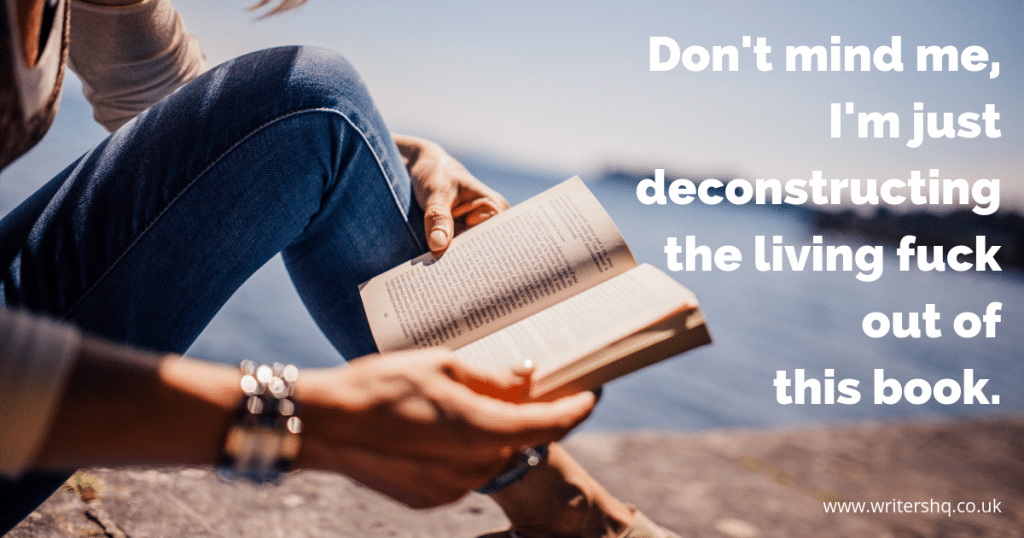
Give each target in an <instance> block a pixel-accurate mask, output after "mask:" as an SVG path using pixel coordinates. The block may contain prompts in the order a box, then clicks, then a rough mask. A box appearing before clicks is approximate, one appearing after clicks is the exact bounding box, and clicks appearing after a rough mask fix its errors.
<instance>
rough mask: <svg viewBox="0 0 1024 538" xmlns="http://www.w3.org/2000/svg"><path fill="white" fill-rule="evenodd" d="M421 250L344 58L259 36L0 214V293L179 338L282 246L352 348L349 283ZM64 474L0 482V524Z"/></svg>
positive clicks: (305, 295)
mask: <svg viewBox="0 0 1024 538" xmlns="http://www.w3.org/2000/svg"><path fill="white" fill-rule="evenodd" d="M425 250H426V244H425V236H424V232H423V216H422V212H421V210H420V209H419V208H418V207H417V206H416V203H415V201H414V200H413V196H412V193H411V185H410V181H409V177H408V174H407V172H406V170H405V168H404V166H403V163H402V160H401V158H400V156H399V154H398V150H397V148H396V147H395V144H394V142H393V140H392V139H391V135H390V133H389V131H388V130H387V128H386V127H385V126H384V123H383V121H382V120H381V118H380V116H379V114H378V113H377V111H376V109H375V108H374V105H373V102H372V101H371V99H370V97H369V94H368V93H367V91H366V88H365V87H364V85H363V84H362V82H361V81H360V79H359V77H358V75H357V74H356V73H355V71H354V70H353V69H352V67H351V66H350V65H349V64H348V63H347V62H346V61H345V60H344V59H343V58H341V57H340V56H339V55H337V54H335V53H332V52H329V51H324V50H318V49H309V48H281V49H272V50H267V51H262V52H258V53H255V54H250V55H247V56H243V57H241V58H238V59H235V60H233V61H230V62H227V63H225V64H223V65H221V66H219V67H216V68H214V69H212V70H211V71H209V72H207V73H206V74H204V75H203V76H201V77H200V78H198V79H196V80H195V81H193V82H191V83H189V84H188V85H186V86H184V87H182V88H181V89H179V90H178V91H177V92H175V93H174V94H172V95H170V96H168V97H167V98H166V99H164V100H163V101H161V102H159V103H157V104H156V105H154V106H153V107H152V108H150V109H149V110H147V111H146V112H144V113H142V114H141V115H139V116H138V117H137V118H135V119H134V120H132V121H131V122H130V123H128V124H127V125H125V126H124V127H122V128H121V129H119V130H118V131H117V132H115V133H113V134H112V135H111V136H110V137H108V138H107V139H106V140H105V141H103V142H102V143H101V144H100V145H98V146H97V147H96V148H95V149H93V150H92V151H90V152H89V153H87V154H85V155H84V156H82V157H81V158H80V159H78V161H76V162H75V163H73V164H72V165H71V166H69V167H68V168H67V169H65V170H64V171H63V172H61V173H60V174H59V175H58V176H57V177H56V178H54V179H53V180H52V181H51V182H49V183H48V184H47V185H46V186H45V187H43V188H42V189H41V190H40V191H39V192H37V193H35V194H34V195H33V196H32V197H30V198H29V199H28V200H27V201H26V202H25V203H23V204H22V205H21V206H19V207H18V208H16V209H15V210H13V211H12V212H11V213H10V214H8V215H7V216H6V217H5V218H4V219H3V220H0V305H6V306H8V307H18V308H24V309H27V310H31V311H35V312H41V313H45V314H48V315H49V316H51V317H54V318H57V319H62V320H66V321H68V322H71V323H74V324H76V325H77V326H79V327H81V328H82V329H83V330H84V331H85V332H87V333H90V334H94V335H98V336H102V337H105V338H109V339H113V340H117V341H120V342H124V343H128V344H132V345H136V346H142V347H146V348H149V349H154V350H160V351H169V352H177V353H182V352H184V351H185V350H186V349H187V348H188V347H189V345H190V344H191V343H192V341H193V340H194V339H195V338H196V337H197V336H198V335H199V333H200V332H201V331H202V330H203V328H204V327H205V326H206V324H207V323H208V322H209V321H210V319H211V318H212V317H213V316H214V314H215V313H216V312H217V311H218V310H219V309H220V307H221V306H222V305H223V304H224V302H225V301H227V299H228V297H230V296H231V294H232V293H233V292H234V291H235V290H236V289H237V288H238V287H239V286H240V285H241V284H242V283H243V282H244V281H245V280H246V279H247V278H248V277H249V276H250V275H251V274H252V273H253V272H255V271H256V270H257V269H258V268H260V267H261V266H262V265H263V264H264V263H265V262H266V261H267V260H269V259H270V258H271V257H272V256H274V255H275V254H277V253H278V252H281V253H282V255H283V258H284V260H285V264H286V266H287V268H288V271H289V274H290V275H291V278H292V280H293V282H294V284H295V286H296V288H297V289H298V291H299V295H300V296H301V297H302V299H303V301H304V302H305V305H306V307H307V308H308V309H309V311H310V313H311V315H312V316H313V319H314V320H316V322H317V323H318V324H319V326H320V328H321V329H322V330H323V332H324V334H325V335H326V336H327V338H328V339H329V340H330V341H331V342H332V343H333V344H334V346H335V347H336V348H337V349H338V350H339V352H341V354H342V355H343V356H344V357H346V358H353V357H357V356H360V355H364V354H367V353H371V352H374V351H376V347H375V345H374V343H373V338H372V336H371V335H370V331H369V326H368V325H367V322H366V318H365V315H364V313H363V308H362V303H361V301H360V299H359V291H358V285H359V284H360V283H362V282H364V281H366V280H368V279H369V278H370V277H372V276H374V275H377V274H379V273H381V272H383V271H385V270H387V269H390V268H391V267H393V266H395V265H398V264H399V263H401V262H403V261H406V260H408V259H410V258H412V257H414V256H416V255H418V254H420V253H421V252H423V251H425ZM65 478H66V475H52V474H30V475H27V476H25V477H23V478H22V479H21V480H20V481H18V482H11V481H0V511H3V510H7V511H8V513H7V514H6V515H3V516H0V534H2V533H4V532H6V531H7V530H8V529H9V528H10V527H12V526H13V525H14V524H16V523H17V522H18V521H19V520H20V519H21V518H23V517H24V516H25V515H27V514H28V513H29V512H30V511H31V510H32V509H33V508H34V507H35V506H37V505H38V503H40V502H42V501H43V500H45V498H46V497H47V496H48V495H49V494H50V493H52V492H53V491H54V490H55V489H56V488H57V487H58V486H59V485H60V484H61V483H63V481H64V479H65Z"/></svg>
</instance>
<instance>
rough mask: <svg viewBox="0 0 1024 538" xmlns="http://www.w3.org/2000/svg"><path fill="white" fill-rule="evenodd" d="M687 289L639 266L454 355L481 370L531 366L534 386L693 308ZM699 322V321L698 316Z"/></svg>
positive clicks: (694, 305)
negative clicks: (680, 312) (578, 361)
mask: <svg viewBox="0 0 1024 538" xmlns="http://www.w3.org/2000/svg"><path fill="white" fill-rule="evenodd" d="M697 307H698V304H697V298H696V297H694V295H693V293H692V292H690V290H688V289H686V288H685V287H683V286H682V285H681V284H679V283H678V282H676V281H675V280H674V279H672V277H670V276H668V275H666V274H665V273H663V272H662V271H660V270H658V269H656V268H655V267H653V266H651V265H648V264H644V265H641V266H640V267H637V268H636V269H633V270H632V271H629V272H627V273H625V274H623V275H620V276H618V277H616V278H613V279H611V280H608V281H606V282H603V283H601V284H600V285H598V286H595V287H593V288H591V289H589V290H587V291H585V292H583V293H580V294H578V295H575V296H573V297H571V298H569V299H567V300H565V301H563V302H561V303H559V304H557V305H555V306H552V307H551V308H549V309H547V310H545V311H543V312H540V313H538V314H536V315H534V316H532V317H530V318H527V319H525V320H522V321H520V322H518V323H516V324H514V325H511V326H509V327H507V328H505V329H504V330H502V331H500V332H497V333H494V334H492V335H490V336H487V337H485V338H482V339H480V340H477V341H476V342H473V343H472V344H469V345H467V346H465V347H463V348H461V349H458V350H456V351H455V355H456V356H457V357H459V359H460V360H462V361H463V362H464V363H466V364H467V365H470V366H474V367H477V368H481V369H485V370H492V371H493V370H499V369H506V368H510V367H513V366H522V365H523V362H524V361H525V360H527V359H528V360H530V361H531V362H532V363H533V364H534V365H535V366H536V371H535V373H534V379H535V382H540V381H542V380H543V379H544V378H545V377H547V376H550V375H551V374H553V373H555V372H558V371H559V370H561V369H563V368H564V367H565V366H566V365H569V364H571V363H573V362H574V361H576V360H577V359H579V358H582V357H586V356H588V355H590V354H592V353H594V352H596V351H598V350H600V349H602V348H605V347H606V346H609V345H611V344H613V343H615V342H618V341H620V340H622V339H624V338H626V337H627V336H630V335H633V334H635V333H639V332H641V331H642V330H643V329H645V328H647V327H650V326H652V325H655V324H656V323H658V322H659V321H661V320H664V319H666V318H668V317H670V316H672V315H673V314H674V313H677V312H679V311H681V310H695V309H696V308H697ZM700 320H703V318H702V317H701V318H700Z"/></svg>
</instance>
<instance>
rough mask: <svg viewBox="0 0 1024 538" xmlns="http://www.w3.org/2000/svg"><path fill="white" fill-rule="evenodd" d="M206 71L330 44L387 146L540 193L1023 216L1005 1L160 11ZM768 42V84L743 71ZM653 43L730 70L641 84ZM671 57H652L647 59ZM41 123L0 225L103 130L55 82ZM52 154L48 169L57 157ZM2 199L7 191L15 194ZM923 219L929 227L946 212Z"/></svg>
mask: <svg viewBox="0 0 1024 538" xmlns="http://www.w3.org/2000/svg"><path fill="white" fill-rule="evenodd" d="M174 4H175V6H176V7H177V9H178V11H179V12H180V14H181V16H182V18H183V19H184V21H185V23H186V25H187V27H188V28H189V30H190V31H191V32H192V33H193V34H194V35H195V36H196V37H197V39H198V40H199V43H200V44H201V46H202V48H203V50H204V52H205V54H206V56H207V58H208V60H209V63H210V64H211V65H214V64H218V63H220V62H223V61H225V60H228V59H231V58H233V57H236V56H238V55H241V54H245V53H247V52H251V51H254V50H258V49H261V48H266V47H272V46H279V45H295V44H302V45H312V46H321V47H328V48H331V49H334V50H338V51H340V52H342V53H343V54H345V55H346V56H347V57H348V59H349V60H350V61H351V62H352V63H353V64H354V65H355V66H356V67H357V69H358V70H359V71H360V73H361V74H362V76H363V77H364V79H365V80H366V82H367V84H368V86H369V88H370V90H371V94H372V95H373V96H374V99H375V100H376V102H377V104H378V107H379V108H380V110H381V113H382V114H383V116H384V118H385V120H386V121H387V123H388V125H389V126H390V127H391V129H392V130H394V131H396V132H403V133H409V134H417V135H420V136H424V137H427V138H431V139H434V140H436V141H438V142H440V143H442V144H443V145H445V146H446V147H448V148H449V149H450V150H452V151H454V152H459V153H460V154H473V155H474V156H476V157H481V156H482V157H487V158H490V159H493V160H496V161H498V162H501V163H504V164H507V165H510V167H512V168H518V169H523V170H528V171H538V172H544V173H545V174H547V175H550V176H551V177H569V176H572V175H577V174H578V175H580V176H582V177H583V178H584V179H585V180H586V179H595V178H597V177H599V176H600V174H601V172H602V171H603V170H605V169H607V168H629V169H633V170H635V171H638V172H640V173H642V174H646V177H652V176H653V174H654V172H653V170H654V169H656V168H664V169H666V170H668V171H669V174H670V177H669V179H674V178H673V177H671V174H672V172H673V171H675V172H678V174H679V175H681V174H689V173H692V174H708V173H714V174H716V175H717V176H716V177H720V178H722V179H732V178H733V177H742V178H746V179H751V180H753V179H758V178H766V179H771V178H777V179H781V180H783V181H785V180H787V179H793V178H799V179H807V178H809V177H810V176H811V174H812V172H813V171H816V170H820V171H821V172H822V175H823V176H824V177H825V178H829V179H831V178H838V179H841V178H860V179H870V178H874V179H879V180H880V181H884V180H886V179H889V178H902V179H906V178H908V177H909V175H910V173H911V171H915V170H920V171H921V173H922V176H924V177H927V175H928V171H930V170H933V169H938V170H939V177H941V178H951V179H957V178H964V179H966V180H968V181H974V180H977V179H980V178H985V179H991V178H997V179H1000V181H1001V196H1000V205H1001V207H1002V208H1017V209H1024V157H1022V152H1021V151H1020V150H1019V149H1016V148H1021V147H1024V140H1022V136H1021V133H1022V131H1024V99H1022V96H1024V62H1022V61H1021V59H1022V57H1024V39H1022V38H1021V36H1022V35H1024V7H1022V6H1024V5H1022V4H1021V3H1019V2H1018V1H1015V0H1008V1H978V2H952V1H941V0H940V1H924V0H918V1H908V2H890V1H863V2H816V1H807V2H792V1H787V2H771V1H765V2H761V1H757V2H754V1H750V2H736V1H733V2H706V3H704V4H699V3H695V2H676V1H667V0H666V1H657V0H637V1H631V2H628V3H627V2H607V1H604V2H602V1H586V2H584V1H545V2H540V1H525V2H515V3H510V2H476V1H468V0H437V1H434V2H429V3H425V2H411V1H404V0H380V1H377V2H373V3H362V2H336V1H327V0H309V1H308V2H307V4H306V5H304V6H302V7H301V8H299V9H297V10H294V11H291V12H288V13H285V14H282V15H278V16H274V17H269V18H263V19H260V18H259V17H258V16H257V14H254V13H253V12H249V11H246V6H247V5H248V2H247V0H225V1H220V2H209V1H206V0H176V1H175V2H174ZM744 36H750V37H751V40H752V42H754V43H756V42H757V39H758V38H765V40H766V42H767V45H768V46H770V47H772V49H771V53H770V54H769V55H768V60H769V61H771V62H772V67H773V69H772V70H771V71H769V72H762V71H760V70H759V69H758V68H757V65H756V61H755V56H754V53H753V51H752V48H744V47H743V46H742V44H743V37H744ZM833 36H836V37H838V38H839V40H840V43H841V45H842V46H847V45H850V46H865V47H868V49H869V50H871V51H875V50H876V49H877V48H878V47H881V46H889V45H891V43H892V37H893V36H900V38H901V54H900V57H901V59H902V61H903V64H904V70H903V71H902V72H895V71H890V72H882V71H879V70H877V69H876V68H875V67H874V66H872V69H871V71H869V72H860V71H857V72H845V71H839V72H833V71H827V72H817V71H813V72H801V71H796V72H791V71H787V70H786V69H785V64H786V61H785V55H786V51H785V50H786V47H787V46H800V45H806V46H818V45H820V46H823V47H826V48H829V47H831V41H832V38H833ZM651 37H668V38H671V39H672V40H674V41H675V42H676V43H677V44H678V45H679V47H680V49H682V50H686V49H687V48H688V47H691V46H699V47H703V48H704V49H706V50H709V51H710V50H712V49H713V47H715V46H734V47H736V49H737V51H738V61H737V70H736V71H728V70H724V71H717V72H716V71H713V70H712V68H710V67H709V68H706V69H704V70H703V71H691V70H688V69H686V68H685V67H684V66H682V65H677V67H675V68H674V69H672V70H668V71H652V70H651V69H650V39H651ZM931 45H937V46H953V47H956V49H957V50H958V51H962V50H963V49H965V48H967V47H969V46H979V47H983V48H984V49H985V51H986V52H987V54H988V55H989V58H990V61H991V62H999V64H1000V73H999V76H998V77H996V78H989V77H990V70H989V69H988V68H986V69H984V70H982V71H979V72H970V71H967V70H966V69H963V68H961V69H960V70H958V71H956V72H923V73H922V72H918V71H917V70H916V67H917V66H916V48H917V47H918V46H931ZM660 52H662V54H664V55H665V56H662V59H664V57H667V52H664V51H660ZM67 81H68V82H67V86H68V88H67V91H66V92H65V97H64V99H63V102H62V105H61V111H60V114H59V115H58V119H57V124H56V126H55V128H54V129H51V133H50V134H48V136H47V138H46V139H44V141H43V143H42V144H41V145H40V147H39V148H38V150H37V151H36V152H35V153H36V154H35V155H31V154H30V155H29V156H26V157H25V158H23V159H22V160H21V161H19V162H17V163H15V165H13V166H12V167H10V168H8V169H7V170H6V171H5V172H4V174H3V175H0V195H2V196H0V198H2V199H0V211H3V210H4V209H9V207H6V208H5V207H4V206H10V205H12V204H13V203H14V201H15V200H17V199H19V197H21V196H22V195H27V193H29V192H31V191H32V190H34V189H35V188H37V187H38V185H39V184H40V183H41V181H42V179H43V178H48V177H50V176H52V175H53V174H54V173H56V172H57V171H59V170H60V168H62V167H63V165H64V164H65V163H66V162H70V160H71V159H73V158H74V157H75V156H77V155H79V154H81V153H82V152H84V151H85V150H87V149H88V148H89V147H91V146H92V145H94V144H95V143H96V142H98V141H99V140H100V139H101V137H102V136H104V134H105V133H104V132H103V130H102V129H101V128H99V127H98V126H96V125H92V124H91V121H90V120H89V117H90V114H89V110H88V105H87V104H86V103H85V102H84V100H83V99H82V97H81V94H80V91H79V86H80V83H79V82H78V81H77V79H76V78H75V77H74V76H73V75H69V76H68V77H67ZM918 102H920V103H923V105H924V111H925V112H937V113H940V114H939V115H940V118H941V116H942V114H943V113H947V112H948V113H952V114H953V117H954V118H955V117H958V116H959V115H960V114H962V113H965V112H968V113H969V112H973V113H981V112H983V111H984V110H985V107H986V105H992V106H993V107H994V109H995V111H996V112H998V113H999V119H998V120H996V121H995V123H994V126H995V127H996V128H997V129H998V130H999V134H1000V136H999V137H998V138H990V137H988V136H986V135H985V134H984V133H983V134H982V135H981V136H978V137H976V138H953V139H946V138H940V139H930V138H926V139H925V140H924V142H923V143H922V144H921V146H920V147H917V148H910V147H907V141H908V140H909V138H910V136H911V133H912V131H913V116H912V115H913V112H914V111H913V107H914V103H918ZM832 103H840V104H841V105H842V106H845V103H853V105H854V109H855V111H856V112H857V113H860V112H880V113H885V112H894V113H896V114H897V115H898V116H899V118H900V123H901V125H900V127H901V128H900V137H899V138H888V137H885V138H880V139H875V138H858V137H857V134H856V132H857V128H856V118H855V117H854V116H846V115H842V118H843V136H842V137H841V138H833V137H832V136H831V130H830V129H831V117H830V111H831V104H832ZM55 152H56V153H59V154H61V155H62V156H61V157H60V158H58V159H55V158H54V155H55ZM12 193H13V194H12ZM930 209H937V210H939V211H940V212H941V211H942V210H943V209H944V208H930Z"/></svg>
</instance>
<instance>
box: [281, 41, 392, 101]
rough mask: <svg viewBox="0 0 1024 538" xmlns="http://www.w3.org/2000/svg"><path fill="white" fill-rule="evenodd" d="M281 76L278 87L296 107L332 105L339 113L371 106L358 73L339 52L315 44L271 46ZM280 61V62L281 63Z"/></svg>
mask: <svg viewBox="0 0 1024 538" xmlns="http://www.w3.org/2000/svg"><path fill="white" fill-rule="evenodd" d="M266 53H267V54H269V55H271V56H274V57H276V58H275V59H276V60H277V61H278V62H279V63H278V65H279V66H280V68H279V69H281V68H283V70H284V71H283V72H281V71H280V70H278V72H277V73H275V74H272V75H271V76H277V77H281V79H280V80H279V82H280V83H281V86H280V90H282V91H284V92H285V93H286V97H287V101H288V102H290V104H291V106H292V107H294V108H296V109H317V108H322V109H336V110H339V111H341V112H343V113H346V114H347V113H352V112H358V111H368V110H372V109H373V108H374V105H373V100H372V99H371V98H370V93H369V91H368V90H367V88H366V85H365V84H364V83H363V80H362V79H361V78H360V77H359V73H358V72H357V71H356V69H355V68H354V67H353V66H352V64H351V63H349V62H348V60H346V59H345V57H344V56H342V55H341V54H340V53H338V52H335V51H332V50H329V49H323V48H316V47H287V48H284V49H271V50H269V51H266ZM282 63H283V65H282Z"/></svg>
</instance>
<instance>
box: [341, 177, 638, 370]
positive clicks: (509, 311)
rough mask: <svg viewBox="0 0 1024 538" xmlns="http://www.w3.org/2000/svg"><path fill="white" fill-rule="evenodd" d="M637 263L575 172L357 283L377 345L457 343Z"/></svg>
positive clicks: (383, 347)
mask: <svg viewBox="0 0 1024 538" xmlns="http://www.w3.org/2000/svg"><path fill="white" fill-rule="evenodd" d="M635 266H636V262H635V261H634V260H633V255H632V254H631V253H630V252H629V248H628V247H627V246H626V243H625V240H623V238H622V235H621V234H620V233H619V231H618V229H617V228H616V227H615V224H614V223H613V222H612V220H611V217H609V216H608V213H607V212H606V211H605V210H604V208H603V207H601V204H600V203H599V202H598V201H597V199H596V198H594V195H593V194H591V192H590V191H589V190H588V189H587V188H586V186H585V185H584V184H583V182H582V181H581V180H580V179H579V178H578V177H574V178H572V179H570V180H567V181H565V182H563V183H561V184H559V185H557V186H555V187H552V188H551V189H548V190H547V191H544V192H543V193H541V194H539V195H537V196H535V197H533V198H531V199H529V200H527V201H525V202H523V203H521V204H519V205H517V206H516V207H513V208H512V209H509V210H508V211H505V212H504V213H501V214H499V215H497V216H495V217H492V218H491V219H489V220H488V221H486V222H484V223H482V224H480V225H478V226H475V227H473V228H471V229H469V230H467V231H466V232H465V233H463V234H461V235H459V236H458V237H456V238H455V239H454V240H453V241H452V244H451V247H449V249H448V251H447V252H446V253H445V254H444V255H443V256H441V257H440V258H437V257H435V256H434V255H433V254H430V253H427V254H424V255H423V256H420V257H418V258H416V259H414V260H411V261H409V262H407V263H405V264H402V265H400V266H398V267H396V268H394V269H392V270H390V271H388V272H386V273H384V274H382V275H379V276H377V277H375V278H373V279H372V280H370V281H369V282H367V283H365V284H364V285H363V287H362V289H361V290H360V294H361V295H362V298H363V306H364V307H365V308H366V314H367V318H368V319H369V321H370V328H371V330H372V332H373V337H374V340H375V341H376V342H377V347H378V348H379V349H380V350H381V351H389V350H396V349H407V348H418V347H429V346H437V345H445V346H448V347H451V348H453V349H454V348H459V347H461V346H463V345H465V344H468V343H470V342H472V341H474V340H477V339H479V338H481V337H483V336H485V335H487V334H490V333H492V332H494V331H497V330H499V329H501V328H503V327H506V326H508V325H511V324H512V323H515V322H517V321H519V320H521V319H523V318H525V317H527V316H530V315H532V314H534V313H536V312H540V311H541V310H544V309H545V308H548V307H549V306H551V305H553V304H555V303H558V302H559V301H562V300H564V299H566V298H568V297H571V296H572V295H575V294H576V293H579V292H580V291H582V290H584V289H587V288H590V287H592V286H594V285H596V284H599V283H600V282H603V281H605V280H607V279H609V278H612V277H614V276H615V275H618V274H621V273H623V272H624V271H627V270H629V269H631V268H633V267H635Z"/></svg>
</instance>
